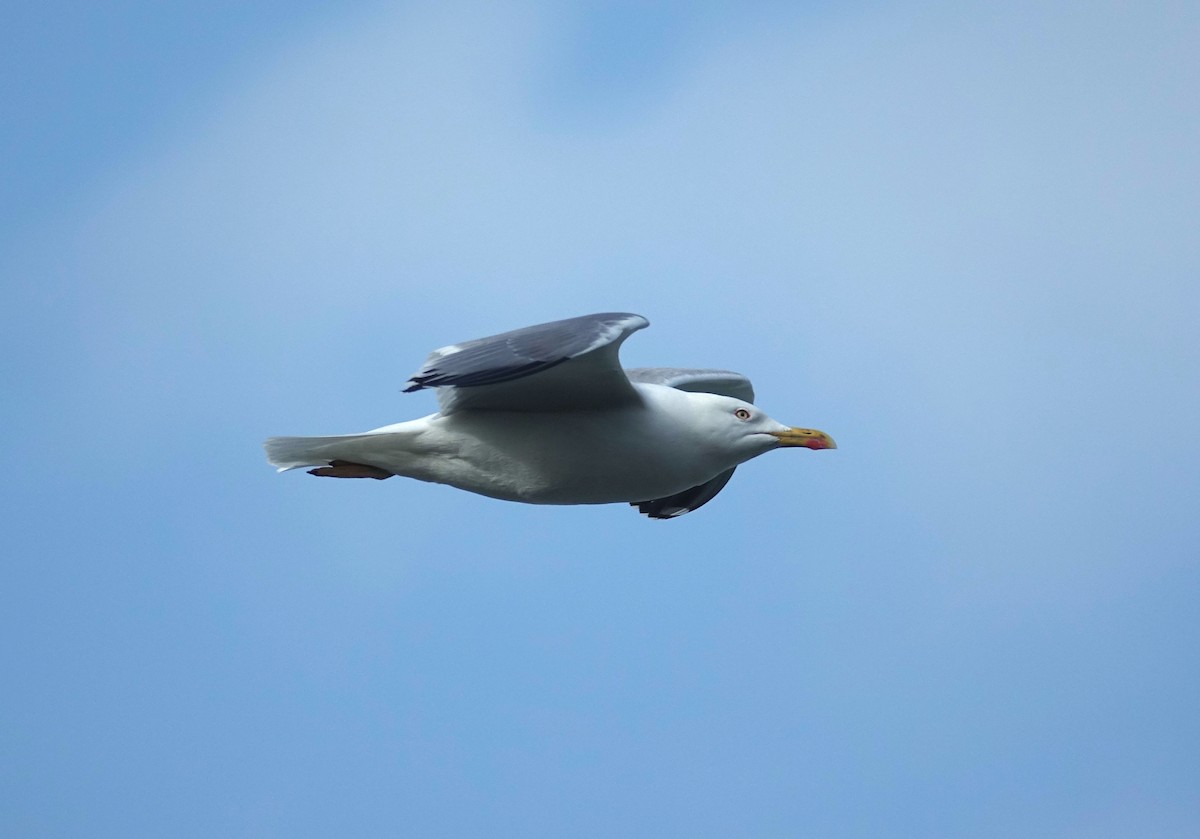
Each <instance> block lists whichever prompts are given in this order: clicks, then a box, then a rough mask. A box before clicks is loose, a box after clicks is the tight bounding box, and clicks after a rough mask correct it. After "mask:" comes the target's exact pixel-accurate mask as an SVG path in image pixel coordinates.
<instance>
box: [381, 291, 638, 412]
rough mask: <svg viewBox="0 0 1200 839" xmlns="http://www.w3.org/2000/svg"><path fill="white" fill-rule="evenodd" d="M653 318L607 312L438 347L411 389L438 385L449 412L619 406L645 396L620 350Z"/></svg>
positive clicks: (444, 409) (439, 399)
mask: <svg viewBox="0 0 1200 839" xmlns="http://www.w3.org/2000/svg"><path fill="white" fill-rule="evenodd" d="M649 325H650V322H649V321H648V320H646V319H645V318H644V317H642V316H641V315H634V314H629V313H626V312H606V313H602V314H595V315H584V316H583V317H577V318H569V319H567V320H559V321H554V322H552V323H543V324H539V325H537V326H527V327H525V328H524V329H515V330H513V331H512V332H504V333H502V334H500V335H493V336H491V337H488V338H480V339H478V340H475V341H467V342H465V343H462V344H452V345H450V346H448V347H443V348H442V349H440V350H435V351H434V352H433V353H432V354H431V355H430V356H429V358H428V359H426V360H425V364H424V366H423V367H421V369H420V370H418V371H417V372H416V373H414V374H413V376H412V378H411V379H410V380H409V381H408V387H406V388H405V389H404V391H405V393H411V392H412V391H414V390H421V389H422V388H427V387H434V388H437V389H438V402H439V404H440V405H441V409H442V413H444V414H445V413H451V412H453V411H462V410H468V409H471V410H501V411H565V410H578V409H587V408H605V407H615V406H617V405H621V404H623V403H628V402H633V401H635V400H636V399H637V398H638V396H637V392H636V391H635V390H634V389H633V386H632V385H631V384H630V383H629V378H628V377H627V376H626V375H625V371H624V370H622V369H621V363H620V359H619V358H618V355H617V353H618V351H619V349H620V347H621V343H622V342H623V341H624V340H625V339H626V338H628V337H629V336H630V335H631V334H633V333H634V332H636V331H637V330H639V329H644V328H645V327H647V326H649Z"/></svg>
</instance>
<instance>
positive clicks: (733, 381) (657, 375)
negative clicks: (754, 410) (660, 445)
mask: <svg viewBox="0 0 1200 839" xmlns="http://www.w3.org/2000/svg"><path fill="white" fill-rule="evenodd" d="M625 374H626V375H627V376H629V380H630V381H633V382H642V383H644V384H652V385H666V386H667V387H673V388H678V389H679V390H687V391H691V392H692V393H717V394H720V395H721V396H732V397H733V398H734V399H741V400H742V401H743V402H754V385H752V384H750V380H749V379H747V378H746V377H745V376H743V375H742V374H741V373H734V372H733V371H732V370H696V369H684V368H679V367H635V368H633V369H632V370H626V371H625ZM732 477H733V469H730V470H729V471H727V472H722V473H721V474H720V475H717V477H715V478H713V479H711V480H709V481H705V482H704V483H702V484H699V485H698V486H694V487H691V488H690V489H685V490H684V491H683V492H677V493H675V494H674V495H668V496H667V497H666V498H656V499H654V500H653V501H634V502H633V503H632V504H631V505H630V506H632V507H637V508H638V512H639V513H645V514H646V515H647V516H649V517H650V518H652V519H673V518H675V517H677V516H682V515H683V514H684V513H690V512H691V511H692V510H698V509H700V508H701V507H703V506H704V505H705V504H707V503H708V502H709V501H712V500H713V498H715V497H716V495H717V493H718V492H720V491H721V490H723V489H724V488H725V484H727V483H729V479H730V478H732Z"/></svg>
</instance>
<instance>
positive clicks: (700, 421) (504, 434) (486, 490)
mask: <svg viewBox="0 0 1200 839" xmlns="http://www.w3.org/2000/svg"><path fill="white" fill-rule="evenodd" d="M647 325H648V321H646V319H645V318H643V317H641V316H639V315H631V314H600V315H587V316H584V317H581V318H572V319H570V320H565V321H555V322H553V323H549V324H542V325H540V326H534V327H527V328H525V329H520V330H516V331H514V332H508V333H504V334H502V335H497V336H494V337H491V338H484V339H480V340H478V341H470V342H465V343H461V344H455V345H451V346H449V347H445V348H443V349H440V350H437V351H435V352H434V353H433V354H432V355H430V357H429V359H428V360H427V361H426V363H425V365H424V366H423V367H422V368H421V370H419V371H418V372H417V373H416V374H415V375H414V376H413V377H412V379H411V380H410V382H409V387H408V388H407V390H409V391H411V390H418V389H421V388H423V387H436V388H437V389H438V400H439V404H440V406H441V410H440V411H439V412H438V413H436V414H431V415H430V416H427V417H422V418H421V419H415V420H411V421H409V422H402V423H397V424H394V425H388V426H384V427H382V428H377V429H375V430H373V431H368V432H366V433H363V434H351V435H345V436H338V437H273V438H271V439H269V440H267V442H266V450H267V457H268V459H269V460H270V462H271V463H272V464H273V465H275V466H276V467H278V468H279V469H280V471H284V470H288V469H296V468H303V467H316V468H314V469H312V470H311V471H312V474H316V475H319V476H323V477H343V478H364V477H370V478H387V477H391V476H392V475H401V476H404V477H410V478H416V479H418V480H422V481H433V482H436V483H442V484H449V485H450V486H454V487H458V488H460V489H465V490H468V491H470V492H476V493H479V494H481V495H487V496H491V497H493V498H500V499H504V500H507V501H522V502H526V503H531V504H603V503H611V502H628V503H631V504H634V505H635V506H638V507H639V509H640V510H641V511H642V512H644V513H646V514H647V515H650V516H651V517H653V518H672V517H674V516H677V515H681V514H683V513H686V512H689V511H690V510H694V509H696V508H698V507H700V506H701V505H703V504H704V503H706V502H707V501H709V500H710V499H711V498H712V497H713V496H714V495H716V493H717V492H719V491H720V489H721V488H722V487H723V486H724V485H725V483H726V482H727V481H728V480H729V476H730V475H731V474H732V472H733V469H734V468H735V467H736V466H737V465H738V464H740V463H743V462H745V461H747V460H749V459H750V458H753V457H756V456H758V455H760V454H763V453H764V452H767V451H770V450H771V449H775V448H779V447H781V446H803V447H807V448H814V449H820V448H833V447H834V444H833V441H832V440H831V439H830V438H829V437H828V435H826V434H824V433H822V432H819V431H814V430H810V429H798V428H789V427H788V426H786V425H782V424H780V423H778V422H776V421H775V420H773V419H771V418H770V417H768V416H767V415H766V414H764V413H763V412H762V411H760V410H759V409H757V408H756V407H754V405H753V404H752V402H751V400H752V399H753V396H754V391H753V388H752V387H751V385H750V382H749V381H748V380H747V379H746V378H745V377H744V376H741V375H739V374H737V373H731V372H728V371H721V370H680V369H675V368H643V369H635V370H629V371H625V370H622V369H621V367H620V363H619V360H618V357H617V352H618V349H619V347H620V345H621V343H622V342H623V341H624V340H625V338H627V337H628V336H629V335H630V334H631V333H633V332H634V331H636V330H638V329H641V328H643V327H645V326H647ZM737 397H744V398H737Z"/></svg>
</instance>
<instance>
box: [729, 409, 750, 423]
mask: <svg viewBox="0 0 1200 839" xmlns="http://www.w3.org/2000/svg"><path fill="white" fill-rule="evenodd" d="M733 415H734V416H735V417H737V418H738V419H740V420H748V419H750V412H749V411H747V410H746V409H745V408H738V409H737V410H736V411H734V412H733Z"/></svg>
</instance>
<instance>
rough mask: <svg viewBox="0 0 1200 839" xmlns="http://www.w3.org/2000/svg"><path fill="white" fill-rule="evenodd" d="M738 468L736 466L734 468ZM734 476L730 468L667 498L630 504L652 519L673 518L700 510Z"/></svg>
mask: <svg viewBox="0 0 1200 839" xmlns="http://www.w3.org/2000/svg"><path fill="white" fill-rule="evenodd" d="M736 468H737V467H736V466H735V467H734V469H736ZM732 477H733V469H730V470H729V471H727V472H722V473H721V474H720V475H717V477H715V478H713V479H712V480H710V481H705V482H704V483H702V484H700V485H699V486H694V487H692V488H691V489H685V490H684V491H683V492H677V493H675V494H674V495H668V496H667V497H666V498H656V499H655V500H653V501H631V502H629V506H630V507H637V508H638V512H639V513H645V514H646V515H647V516H649V517H650V518H652V519H673V518H675V517H677V516H682V515H683V514H684V513H690V512H691V511H692V510H698V509H700V508H701V507H703V506H704V505H705V504H707V503H708V502H709V501H712V500H713V498H715V497H716V494H717V493H718V492H720V491H721V490H723V489H724V488H725V484H727V483H729V479H730V478H732Z"/></svg>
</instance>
